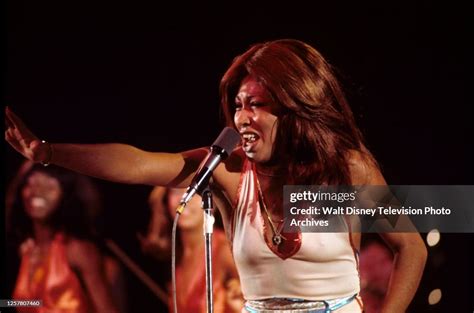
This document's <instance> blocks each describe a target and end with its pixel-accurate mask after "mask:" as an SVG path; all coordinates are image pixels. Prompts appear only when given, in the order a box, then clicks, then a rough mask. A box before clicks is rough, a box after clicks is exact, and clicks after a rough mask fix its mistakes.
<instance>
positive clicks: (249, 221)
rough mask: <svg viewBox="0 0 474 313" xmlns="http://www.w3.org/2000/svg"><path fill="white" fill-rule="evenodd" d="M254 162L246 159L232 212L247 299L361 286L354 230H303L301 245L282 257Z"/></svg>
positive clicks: (334, 293) (330, 294)
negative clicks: (267, 231)
mask: <svg viewBox="0 0 474 313" xmlns="http://www.w3.org/2000/svg"><path fill="white" fill-rule="evenodd" d="M257 183H258V181H257V175H256V171H255V166H254V163H252V162H250V161H249V160H246V161H245V163H244V166H243V170H242V174H241V177H240V184H239V189H238V199H237V204H236V207H235V211H234V212H233V217H232V252H233V254H234V260H235V263H236V266H237V270H238V272H239V275H240V282H241V285H242V292H243V294H244V298H245V299H246V300H262V299H268V298H274V297H278V298H299V299H306V300H330V299H335V298H342V297H347V296H351V295H354V294H357V293H358V292H359V290H360V280H359V272H358V261H357V253H356V252H355V251H356V250H355V249H353V247H352V245H351V240H350V234H349V233H348V232H346V233H302V243H301V247H300V249H299V250H298V251H297V252H296V253H295V254H293V255H292V256H290V257H288V258H286V259H282V258H280V257H279V256H278V255H276V254H275V253H274V252H273V251H272V250H270V248H269V246H268V245H267V243H266V242H265V239H264V228H263V225H264V223H263V218H262V215H261V211H260V204H259V201H258V200H259V198H258V189H257Z"/></svg>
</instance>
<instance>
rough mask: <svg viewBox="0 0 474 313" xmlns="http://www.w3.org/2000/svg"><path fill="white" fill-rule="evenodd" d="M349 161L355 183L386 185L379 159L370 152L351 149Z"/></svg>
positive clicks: (353, 182)
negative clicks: (378, 162)
mask: <svg viewBox="0 0 474 313" xmlns="http://www.w3.org/2000/svg"><path fill="white" fill-rule="evenodd" d="M347 162H348V165H349V171H350V175H351V181H352V184H353V185H386V182H385V179H384V177H383V176H382V173H381V172H380V168H379V166H378V164H377V161H375V159H374V158H373V156H372V155H370V154H369V153H368V152H367V153H366V152H361V151H356V150H351V151H350V152H349V153H348V156H347Z"/></svg>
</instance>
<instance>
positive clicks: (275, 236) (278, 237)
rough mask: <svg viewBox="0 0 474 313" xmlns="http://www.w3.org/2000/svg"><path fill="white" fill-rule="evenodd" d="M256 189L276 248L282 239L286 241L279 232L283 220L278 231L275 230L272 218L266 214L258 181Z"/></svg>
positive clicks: (282, 221) (268, 213) (283, 220)
mask: <svg viewBox="0 0 474 313" xmlns="http://www.w3.org/2000/svg"><path fill="white" fill-rule="evenodd" d="M257 188H258V195H259V198H260V203H261V205H262V206H263V209H264V210H265V213H267V219H268V222H269V223H270V228H271V229H272V232H273V237H272V242H273V244H274V245H275V246H278V245H279V244H280V243H281V241H282V238H283V239H285V240H286V238H285V237H284V236H283V235H282V234H281V231H282V230H283V225H285V219H282V220H281V221H280V223H281V225H280V227H279V229H277V228H276V227H275V225H274V224H273V221H272V218H271V216H270V212H268V209H267V206H266V204H265V199H264V198H263V192H262V189H261V188H260V183H259V182H258V180H257Z"/></svg>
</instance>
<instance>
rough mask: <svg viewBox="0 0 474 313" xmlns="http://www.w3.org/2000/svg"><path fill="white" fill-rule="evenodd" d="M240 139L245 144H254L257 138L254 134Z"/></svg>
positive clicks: (245, 135)
mask: <svg viewBox="0 0 474 313" xmlns="http://www.w3.org/2000/svg"><path fill="white" fill-rule="evenodd" d="M242 138H243V139H244V140H245V141H247V142H254V141H255V140H257V136H256V135H255V134H243V135H242Z"/></svg>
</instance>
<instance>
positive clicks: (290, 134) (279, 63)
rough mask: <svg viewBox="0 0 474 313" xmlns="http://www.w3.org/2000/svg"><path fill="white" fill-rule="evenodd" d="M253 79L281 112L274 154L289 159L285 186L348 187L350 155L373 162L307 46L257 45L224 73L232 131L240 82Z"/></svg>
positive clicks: (324, 66)
mask: <svg viewBox="0 0 474 313" xmlns="http://www.w3.org/2000/svg"><path fill="white" fill-rule="evenodd" d="M248 75H252V76H254V77H256V78H257V79H258V80H259V81H261V83H262V84H263V85H264V86H265V87H266V88H267V89H268V90H269V92H270V94H271V95H272V97H273V100H274V101H275V102H276V103H277V104H279V106H281V108H282V110H281V111H282V112H281V113H279V116H278V128H277V135H276V140H275V145H274V147H273V155H275V154H277V155H284V156H285V157H286V158H289V167H288V173H287V175H288V176H287V177H288V180H287V182H288V183H289V184H323V183H327V184H350V183H351V179H350V173H349V166H348V158H349V154H350V152H351V151H359V152H361V155H363V156H365V157H367V158H369V159H371V160H373V158H372V156H371V154H370V152H369V151H368V150H367V149H366V148H365V146H364V144H363V137H362V134H361V132H360V130H359V128H358V127H357V126H356V123H355V120H354V116H353V113H352V111H351V109H350V107H349V105H348V103H347V100H346V98H345V96H344V93H343V91H342V88H341V86H340V84H339V82H338V80H337V79H336V77H335V75H334V73H333V70H332V68H331V66H330V65H329V64H328V63H327V62H326V60H325V59H324V58H323V56H322V55H321V54H320V53H319V52H318V51H316V49H314V48H313V47H311V46H310V45H308V44H306V43H304V42H301V41H298V40H293V39H282V40H276V41H270V42H265V43H259V44H255V45H253V46H251V47H250V49H248V50H247V51H246V52H245V53H243V54H242V55H240V56H238V57H236V58H235V59H234V61H233V63H232V64H231V66H230V67H229V69H228V70H227V72H226V73H225V74H224V76H223V78H222V80H221V84H220V93H221V105H222V109H223V112H224V115H225V118H226V121H227V124H228V125H229V126H234V127H235V125H234V123H233V115H234V99H235V96H236V94H237V91H238V89H239V87H240V84H241V81H242V80H243V79H244V78H245V77H246V76H248Z"/></svg>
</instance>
